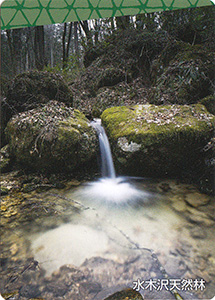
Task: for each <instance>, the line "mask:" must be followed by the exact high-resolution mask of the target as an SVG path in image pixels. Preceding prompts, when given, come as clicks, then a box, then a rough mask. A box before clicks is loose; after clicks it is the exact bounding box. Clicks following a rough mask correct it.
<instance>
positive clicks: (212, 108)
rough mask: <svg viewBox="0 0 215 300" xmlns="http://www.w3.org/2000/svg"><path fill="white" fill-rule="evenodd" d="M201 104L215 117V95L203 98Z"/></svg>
mask: <svg viewBox="0 0 215 300" xmlns="http://www.w3.org/2000/svg"><path fill="white" fill-rule="evenodd" d="M199 103H201V104H203V105H204V106H205V107H206V108H207V110H208V111H209V112H210V113H211V114H213V115H215V95H214V94H213V95H209V96H207V97H205V98H203V99H202V100H201V101H200V102H199Z"/></svg>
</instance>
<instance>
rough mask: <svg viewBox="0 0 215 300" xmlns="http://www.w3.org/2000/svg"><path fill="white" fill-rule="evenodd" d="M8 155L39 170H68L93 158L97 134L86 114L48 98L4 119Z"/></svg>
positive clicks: (26, 165) (25, 165) (95, 151)
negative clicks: (47, 101) (46, 100)
mask: <svg viewBox="0 0 215 300" xmlns="http://www.w3.org/2000/svg"><path fill="white" fill-rule="evenodd" d="M6 132H7V135H8V138H9V145H10V152H11V155H12V156H14V157H15V158H16V161H17V163H19V164H21V166H23V167H27V168H28V169H33V170H40V171H47V172H49V171H51V172H59V171H64V172H67V171H72V170H74V169H76V168H78V167H80V166H82V165H83V164H86V163H89V162H90V161H91V160H92V159H94V158H95V155H96V153H97V150H98V147H97V146H98V142H97V140H98V139H97V136H96V133H95V131H94V129H93V128H92V127H91V126H90V124H89V121H88V120H87V119H86V117H85V116H84V115H83V114H82V113H80V112H79V111H78V110H75V109H73V108H69V107H67V106H66V105H65V104H63V103H60V102H57V101H50V102H49V103H48V104H46V105H41V107H40V108H35V109H32V110H30V111H26V112H23V113H20V114H18V115H16V116H14V117H12V119H11V120H10V121H9V122H8V125H7V128H6Z"/></svg>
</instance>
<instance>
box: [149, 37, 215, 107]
mask: <svg viewBox="0 0 215 300" xmlns="http://www.w3.org/2000/svg"><path fill="white" fill-rule="evenodd" d="M214 68H215V62H214V53H213V52H211V51H209V50H208V49H207V48H205V47H203V46H200V45H194V46H191V45H190V44H186V43H182V42H175V43H173V44H170V45H169V46H167V47H166V48H164V49H163V52H162V53H161V54H160V55H159V56H158V58H156V59H155V60H154V61H153V63H152V64H151V77H152V78H153V80H154V88H153V89H152V93H151V97H150V98H151V99H150V102H151V103H153V104H168V103H175V104H192V103H197V102H198V101H200V100H201V99H202V98H204V97H207V96H209V95H211V94H213V90H214V88H213V86H214V80H215V77H214Z"/></svg>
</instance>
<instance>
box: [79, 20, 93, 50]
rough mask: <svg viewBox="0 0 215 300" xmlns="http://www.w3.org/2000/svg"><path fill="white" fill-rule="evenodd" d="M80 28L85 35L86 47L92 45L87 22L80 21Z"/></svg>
mask: <svg viewBox="0 0 215 300" xmlns="http://www.w3.org/2000/svg"><path fill="white" fill-rule="evenodd" d="M80 24H81V27H82V29H83V31H84V33H85V35H86V38H87V45H93V41H92V37H91V32H90V29H89V25H88V22H87V20H85V21H80Z"/></svg>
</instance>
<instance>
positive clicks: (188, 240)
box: [0, 123, 215, 300]
mask: <svg viewBox="0 0 215 300" xmlns="http://www.w3.org/2000/svg"><path fill="white" fill-rule="evenodd" d="M93 126H95V128H96V130H97V132H98V136H99V140H100V148H101V154H102V155H101V164H102V166H101V169H102V175H103V177H102V178H100V179H98V180H96V181H91V182H87V181H85V182H79V181H78V180H77V179H73V180H71V181H67V182H64V187H63V188H59V189H56V188H52V189H47V190H46V189H40V188H38V189H35V190H34V191H30V192H23V191H20V190H19V189H18V190H16V189H15V187H16V186H17V185H18V182H17V181H16V180H17V177H16V176H14V175H13V174H11V175H10V174H8V175H7V182H10V184H11V186H12V187H13V186H14V190H15V191H14V192H13V193H9V195H5V196H3V197H2V202H1V212H2V218H1V231H2V239H1V248H2V251H1V253H2V255H1V274H2V275H1V281H0V291H1V293H2V295H3V297H4V298H5V299H14V300H16V299H17V300H19V299H22V300H25V299H46V300H49V299H50V300H51V299H52V300H53V299H56V300H58V299H62V297H63V299H68V300H69V299H70V300H71V299H72V300H79V299H80V300H83V299H88V300H93V299H94V300H102V299H105V298H106V297H108V296H110V295H111V294H113V293H114V292H117V291H120V290H123V289H126V288H130V289H134V290H136V291H137V292H139V293H140V294H141V295H142V296H143V297H144V299H166V300H167V299H175V298H176V297H178V298H177V299H184V300H185V299H211V298H212V297H213V296H214V294H215V247H214V244H215V243H214V242H215V236H214V228H215V221H214V215H215V201H214V199H213V198H212V197H210V196H208V195H205V194H202V193H200V192H199V191H198V189H197V187H195V186H193V185H188V184H183V183H179V182H178V181H177V180H164V179H157V180H151V179H144V178H135V177H116V174H115V169H114V165H113V161H112V157H111V151H110V147H109V143H108V140H107V138H106V137H105V132H104V130H103V129H102V128H101V126H100V124H99V123H96V124H94V125H93ZM4 180H5V179H4V178H3V177H2V178H1V181H2V182H3V183H4ZM7 184H8V183H7ZM180 297H181V298H180ZM114 299H115V298H114ZM135 299H136V298H135Z"/></svg>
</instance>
